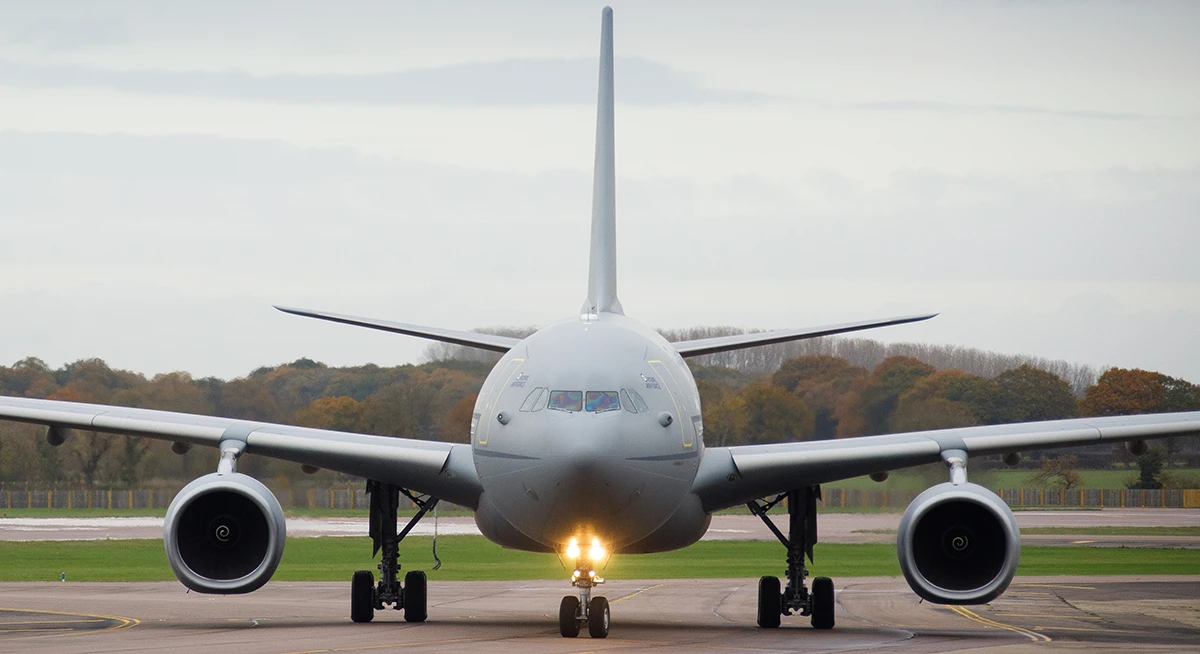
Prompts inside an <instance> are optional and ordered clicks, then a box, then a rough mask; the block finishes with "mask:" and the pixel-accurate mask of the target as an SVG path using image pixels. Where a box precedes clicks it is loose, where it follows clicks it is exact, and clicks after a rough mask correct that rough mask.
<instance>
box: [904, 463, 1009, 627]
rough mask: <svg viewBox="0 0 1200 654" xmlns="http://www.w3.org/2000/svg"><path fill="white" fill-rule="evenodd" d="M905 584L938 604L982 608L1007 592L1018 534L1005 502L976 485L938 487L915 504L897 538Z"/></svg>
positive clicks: (907, 512) (948, 484)
mask: <svg viewBox="0 0 1200 654" xmlns="http://www.w3.org/2000/svg"><path fill="white" fill-rule="evenodd" d="M896 549H897V552H898V554H899V555H900V569H901V570H903V571H904V578H905V579H907V580H908V585H909V586H911V587H912V589H913V590H914V591H915V592H916V593H917V595H920V596H921V597H922V598H924V599H926V600H928V601H930V602H934V603H936V604H983V603H985V602H990V601H991V600H993V599H995V598H996V597H997V596H999V595H1000V594H1001V593H1003V592H1004V590H1005V589H1006V588H1008V584H1009V582H1011V581H1012V578H1013V574H1014V573H1015V572H1016V571H1017V561H1018V559H1019V558H1020V556H1021V531H1020V529H1019V528H1018V527H1017V520H1016V518H1014V517H1013V514H1012V511H1011V510H1010V509H1009V508H1008V505H1007V504H1005V503H1004V500H1002V499H1000V498H999V497H998V496H996V494H995V493H993V492H991V491H989V490H988V489H986V488H984V487H982V486H979V485H977V484H959V485H957V486H956V485H954V484H950V483H945V484H938V485H937V486H934V487H933V488H930V489H928V490H926V491H925V492H924V493H921V494H920V495H918V496H917V499H915V500H913V502H912V504H910V505H909V506H908V510H906V511H905V512H904V517H903V518H901V520H900V530H899V533H898V535H897V538H896Z"/></svg>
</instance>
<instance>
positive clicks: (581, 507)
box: [471, 313, 709, 552]
mask: <svg viewBox="0 0 1200 654" xmlns="http://www.w3.org/2000/svg"><path fill="white" fill-rule="evenodd" d="M703 433H704V429H703V424H702V423H701V419H700V397H699V394H698V393H697V391H696V382H695V379H694V378H693V377H692V374H691V371H690V370H689V369H688V367H687V365H686V364H685V363H684V361H683V359H682V358H681V357H680V356H679V354H678V353H676V352H675V350H674V349H673V348H672V347H671V346H670V344H669V343H667V341H666V340H665V339H664V338H663V337H662V336H660V335H659V334H658V333H657V332H655V331H653V330H651V329H649V328H647V327H646V326H644V325H642V324H640V323H638V322H637V321H635V320H633V319H631V318H628V317H626V316H623V315H619V314H612V313H600V314H598V315H592V316H590V317H589V316H585V317H583V318H574V319H569V320H565V321H562V322H560V323H556V324H553V325H550V326H548V327H546V328H544V329H541V330H539V331H538V332H536V333H535V334H533V335H532V336H530V337H529V338H527V339H525V340H523V341H522V342H521V343H520V344H519V345H518V346H517V347H515V348H513V349H512V350H510V351H509V352H507V353H506V354H505V355H504V356H503V358H502V359H501V360H500V362H499V363H497V364H496V367H495V368H494V369H493V370H492V372H491V373H490V374H489V375H488V377H487V379H486V380H485V381H484V384H483V388H482V389H481V390H480V393H479V399H478V400H477V402H476V404H475V412H474V416H473V418H472V421H471V444H472V452H473V454H474V460H475V467H476V469H477V471H478V473H479V477H480V481H481V482H482V487H483V493H482V495H481V497H480V502H479V508H478V510H477V511H476V514H475V519H476V522H477V523H478V525H479V528H480V530H481V531H482V532H483V534H484V535H485V536H487V537H488V538H489V539H491V540H493V541H495V542H497V543H499V544H501V545H503V546H505V547H512V548H517V549H525V550H534V551H556V550H559V549H561V548H562V547H563V546H564V545H565V544H566V543H567V542H568V541H569V540H570V539H571V538H580V539H581V541H583V540H584V539H586V542H590V541H591V539H592V538H593V537H595V538H599V539H600V540H601V541H602V542H603V543H604V544H605V545H606V546H607V547H608V548H609V549H610V551H619V552H652V551H663V550H670V549H676V548H679V547H684V546H686V545H689V544H691V543H693V542H695V541H696V540H698V539H699V538H700V536H701V535H703V533H704V531H705V530H706V529H707V527H708V521H709V516H708V515H707V514H706V513H705V512H704V511H703V509H702V508H701V507H700V503H699V501H698V500H697V499H696V497H695V496H694V495H692V493H691V492H690V491H691V488H692V483H693V481H694V479H695V476H696V471H697V469H698V468H699V465H700V459H701V457H702V456H703V449H704V444H703Z"/></svg>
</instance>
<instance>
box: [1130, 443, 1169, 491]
mask: <svg viewBox="0 0 1200 654" xmlns="http://www.w3.org/2000/svg"><path fill="white" fill-rule="evenodd" d="M1137 467H1138V476H1137V477H1134V478H1133V479H1131V480H1130V481H1129V482H1128V483H1126V484H1125V487H1126V488H1145V489H1148V490H1157V489H1159V488H1162V487H1163V483H1162V471H1163V451H1162V450H1161V449H1159V448H1157V447H1152V448H1150V449H1149V450H1148V451H1147V452H1146V453H1145V454H1143V455H1141V456H1139V457H1138V458H1137Z"/></svg>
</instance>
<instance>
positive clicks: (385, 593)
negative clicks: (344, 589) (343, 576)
mask: <svg viewBox="0 0 1200 654" xmlns="http://www.w3.org/2000/svg"><path fill="white" fill-rule="evenodd" d="M367 493H368V494H370V496H371V510H370V525H371V526H370V533H371V540H372V541H373V542H374V544H375V548H374V550H372V552H371V555H372V556H374V555H375V554H378V553H379V551H380V550H383V555H382V556H381V557H380V560H379V584H378V585H376V584H375V575H374V574H372V573H371V571H370V570H359V571H358V572H355V573H354V577H353V578H352V579H351V581H350V619H351V620H353V621H355V622H370V621H371V620H372V619H373V618H374V617H375V611H376V609H379V610H382V609H384V608H386V607H387V605H389V604H390V605H392V608H394V609H396V610H400V609H404V619H405V620H406V621H408V622H425V618H426V617H427V613H426V610H425V609H426V597H427V593H426V580H425V573H424V572H421V571H419V570H410V571H409V572H408V574H406V575H404V584H403V585H401V583H400V579H399V577H400V541H402V540H404V537H405V536H407V535H408V532H410V531H412V528H413V527H415V526H416V525H417V523H418V522H420V521H421V518H423V517H425V514H426V513H428V512H429V510H430V509H432V508H433V507H435V506H437V503H438V498H436V497H429V498H426V499H421V498H420V497H418V496H416V495H413V494H412V493H410V492H408V491H407V490H405V489H403V488H400V487H399V486H392V485H390V484H385V483H382V482H378V481H368V482H367ZM400 493H404V494H405V495H406V496H407V497H408V498H409V499H410V500H412V501H413V504H415V505H416V506H417V508H418V509H419V511H417V514H416V515H415V516H413V517H412V519H411V520H409V521H408V524H407V525H405V527H404V529H403V530H402V531H400V532H399V533H397V532H396V524H397V520H396V513H397V511H398V510H399V508H400Z"/></svg>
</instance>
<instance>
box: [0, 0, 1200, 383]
mask: <svg viewBox="0 0 1200 654" xmlns="http://www.w3.org/2000/svg"><path fill="white" fill-rule="evenodd" d="M600 8H601V6H600V5H599V4H594V3H584V2H530V1H524V2H508V3H492V2H487V3H484V2H478V3H465V2H458V3H454V2H438V3H427V2H420V3H418V2H411V3H410V2H342V3H324V2H322V3H317V2H313V3H297V2H287V3H268V2H258V3H244V2H217V1H213V0H208V1H206V2H197V3H161V2H105V3H94V2H80V3H69V2H54V3H31V2H2V1H0V363H4V364H9V363H12V362H14V361H16V360H18V359H21V358H23V357H26V356H37V357H40V358H42V359H44V360H45V361H47V362H48V363H49V364H51V365H52V366H58V365H61V364H62V363H64V362H67V361H72V360H75V359H79V358H84V357H101V358H103V359H105V360H107V361H108V362H109V363H110V364H111V365H113V366H117V367H122V368H129V369H133V370H137V371H140V372H144V373H147V374H154V373H159V372H167V371H172V370H179V369H182V370H187V371H190V372H192V373H193V374H195V375H197V376H204V375H217V376H221V377H236V376H242V375H245V374H247V373H248V372H249V371H250V370H252V369H253V368H255V367H258V366H261V365H273V364H277V363H281V362H285V361H290V360H294V359H296V358H299V357H301V356H307V357H311V358H314V359H318V360H321V361H325V362H326V363H329V364H332V365H346V364H355V363H364V362H374V363H378V364H381V365H391V364H396V363H402V362H406V361H417V360H419V359H420V358H421V354H422V352H423V350H424V347H425V344H426V343H425V342H424V341H421V340H418V339H414V338H409V337H404V336H397V335H389V334H382V333H375V332H370V331H367V330H362V329H355V328H352V327H347V326H341V325H333V324H325V323H320V322H317V321H311V320H305V319H302V318H297V317H292V316H288V315H285V314H282V313H279V312H276V311H274V310H272V309H271V305H272V304H288V305H295V306H302V307H311V308H319V309H328V310H335V311H341V312H344V313H352V314H358V315H366V316H374V317H380V318H388V319H392V320H398V321H404V322H413V323H418V324H429V325H438V326H444V327H451V328H462V329H470V328H475V327H483V326H489V325H544V324H547V323H549V322H552V321H554V320H557V319H560V318H564V317H567V316H570V315H577V313H578V309H579V306H580V304H581V302H582V301H583V298H584V296H585V294H586V293H585V290H586V289H585V284H586V279H587V253H588V246H587V237H588V230H589V228H588V221H589V213H590V208H591V199H590V194H591V164H592V157H593V154H592V150H593V139H594V136H595V106H594V105H595V94H596V90H595V85H596V55H597V51H598V44H599V26H600ZM614 11H615V43H616V52H617V62H616V78H617V122H616V127H617V197H618V211H617V214H618V247H619V254H618V271H619V287H618V288H619V293H620V296H621V300H622V303H623V304H624V306H625V309H626V311H627V312H628V314H629V315H631V316H633V317H636V318H638V319H640V320H642V321H644V322H646V323H648V324H650V325H652V326H658V327H684V326H692V325H718V324H720V325H738V326H743V327H763V328H775V327H778V328H784V327H802V326H808V325H817V324H825V323H831V322H843V321H847V320H857V319H863V318H871V317H883V316H889V315H895V314H905V313H910V312H915V311H938V312H941V314H942V315H941V316H940V317H938V318H936V319H934V320H932V321H929V322H926V323H921V324H916V325H909V326H903V327H895V328H889V329H886V330H879V331H875V332H870V333H868V335H870V336H872V337H877V338H881V339H884V340H907V341H925V342H935V343H954V344H959V345H966V346H972V347H979V348H985V349H991V350H997V351H1001V352H1006V353H1028V354H1033V355H1038V356H1043V357H1050V358H1062V359H1067V360H1070V361H1073V362H1077V363H1088V364H1094V365H1097V366H1100V365H1119V366H1125V367H1143V368H1148V369H1152V370H1158V371H1161V372H1164V373H1168V374H1171V375H1176V376H1183V377H1185V378H1188V379H1190V380H1191V381H1194V382H1200V347H1198V346H1197V341H1196V333H1197V332H1198V331H1200V254H1198V250H1200V248H1198V246H1200V211H1198V210H1200V83H1198V81H1197V80H1200V41H1198V40H1197V38H1196V35H1197V34H1200V4H1197V3H1193V2H1137V3H1133V2H1077V1H1071V0H1062V1H1046V2H1025V1H1019V0H1008V1H991V2H950V1H932V2H894V3H882V2H872V3H855V2H827V3H799V2H746V3H736V4H735V3H728V2H720V3H717V2H713V3H700V2H630V3H622V2H616V3H614Z"/></svg>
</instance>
